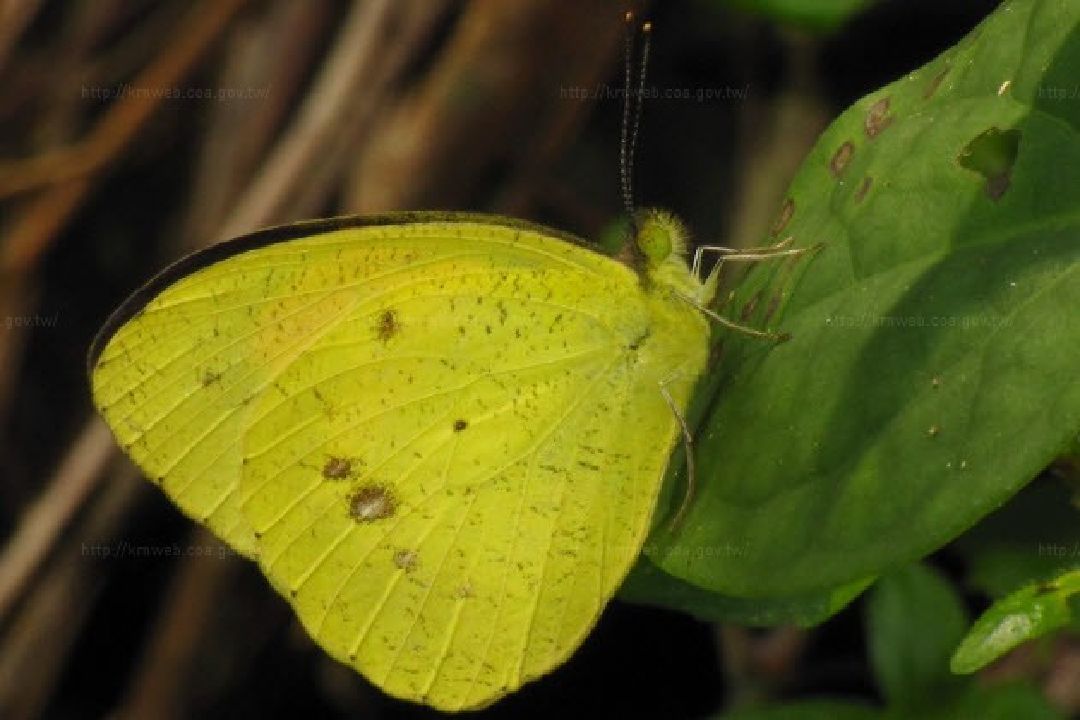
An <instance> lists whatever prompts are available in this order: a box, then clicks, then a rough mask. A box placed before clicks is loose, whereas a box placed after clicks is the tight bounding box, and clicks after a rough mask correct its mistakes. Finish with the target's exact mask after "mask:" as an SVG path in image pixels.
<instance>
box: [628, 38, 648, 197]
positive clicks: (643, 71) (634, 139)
mask: <svg viewBox="0 0 1080 720" xmlns="http://www.w3.org/2000/svg"><path fill="white" fill-rule="evenodd" d="M641 36H642V43H641V60H640V62H639V63H638V85H637V93H636V95H635V97H634V124H633V127H631V129H630V151H629V156H630V157H629V158H628V161H627V166H628V169H627V172H626V174H627V181H626V187H627V192H628V193H629V194H630V202H631V204H633V201H634V198H633V193H634V165H635V163H636V159H635V155H636V153H637V143H638V131H639V130H640V129H641V110H642V107H643V106H644V105H645V78H646V75H647V74H648V70H649V46H650V45H651V44H652V42H651V41H652V23H651V22H648V21H646V22H644V23H642V25H641Z"/></svg>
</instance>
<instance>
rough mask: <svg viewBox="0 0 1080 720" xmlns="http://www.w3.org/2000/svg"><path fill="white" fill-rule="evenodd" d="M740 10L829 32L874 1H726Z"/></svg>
mask: <svg viewBox="0 0 1080 720" xmlns="http://www.w3.org/2000/svg"><path fill="white" fill-rule="evenodd" d="M725 2H726V4H728V5H731V6H732V7H736V8H738V9H740V10H745V11H748V12H753V13H756V14H759V15H765V16H766V17H770V18H772V19H774V20H778V21H780V22H784V23H788V24H790V25H796V26H798V27H801V28H804V29H807V30H813V31H816V32H829V31H831V30H835V29H837V28H838V27H840V26H841V25H843V24H844V22H846V21H847V20H848V19H849V18H850V17H851V16H852V15H855V14H856V13H858V12H860V11H861V10H863V9H865V8H866V7H868V6H869V5H870V4H871V3H873V2H874V0H725Z"/></svg>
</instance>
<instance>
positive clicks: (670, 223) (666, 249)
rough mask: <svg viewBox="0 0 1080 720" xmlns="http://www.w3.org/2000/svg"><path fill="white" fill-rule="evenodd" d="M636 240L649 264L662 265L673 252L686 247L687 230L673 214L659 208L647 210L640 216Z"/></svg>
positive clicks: (681, 250) (679, 251)
mask: <svg viewBox="0 0 1080 720" xmlns="http://www.w3.org/2000/svg"><path fill="white" fill-rule="evenodd" d="M637 228H638V230H637V236H636V237H635V238H634V242H635V243H636V244H637V247H638V250H640V251H641V254H642V255H644V256H645V259H646V260H647V261H648V263H649V265H653V266H655V265H661V264H663V262H664V261H665V260H667V259H668V258H669V257H671V256H672V254H676V253H682V252H684V251H685V247H686V231H685V230H684V229H683V226H682V225H681V224H680V223H679V221H678V220H676V219H675V218H674V217H672V216H671V215H669V214H667V213H665V212H661V211H658V210H646V211H645V212H643V213H641V214H640V215H639V216H638V221H637Z"/></svg>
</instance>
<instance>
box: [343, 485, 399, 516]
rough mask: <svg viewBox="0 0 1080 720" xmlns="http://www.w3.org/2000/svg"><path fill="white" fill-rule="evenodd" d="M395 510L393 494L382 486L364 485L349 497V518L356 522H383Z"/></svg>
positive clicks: (395, 504) (395, 502) (395, 503)
mask: <svg viewBox="0 0 1080 720" xmlns="http://www.w3.org/2000/svg"><path fill="white" fill-rule="evenodd" d="M396 509H397V501H396V500H395V499H394V494H393V493H392V492H390V488H388V487H385V486H383V485H375V484H371V485H364V486H362V487H360V488H359V489H357V491H356V492H354V493H353V494H352V495H350V496H349V516H350V517H351V518H352V519H353V520H355V521H356V522H374V521H376V520H383V519H385V518H388V517H391V516H393V514H394V511H395V510H396Z"/></svg>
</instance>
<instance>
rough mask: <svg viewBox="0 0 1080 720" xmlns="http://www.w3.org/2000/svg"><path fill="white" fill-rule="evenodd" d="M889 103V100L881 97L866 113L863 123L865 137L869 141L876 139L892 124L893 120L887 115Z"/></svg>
mask: <svg viewBox="0 0 1080 720" xmlns="http://www.w3.org/2000/svg"><path fill="white" fill-rule="evenodd" d="M891 102H892V100H891V98H888V97H883V98H881V99H880V100H878V101H877V102H876V103H874V104H873V105H871V106H870V109H869V110H867V111H866V121H865V123H864V128H865V129H866V137H868V138H870V139H873V138H876V137H877V136H878V135H880V134H881V133H882V131H884V130H885V128H887V127H889V125H891V124H892V121H893V119H892V117H891V116H890V115H889V105H890V104H891Z"/></svg>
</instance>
